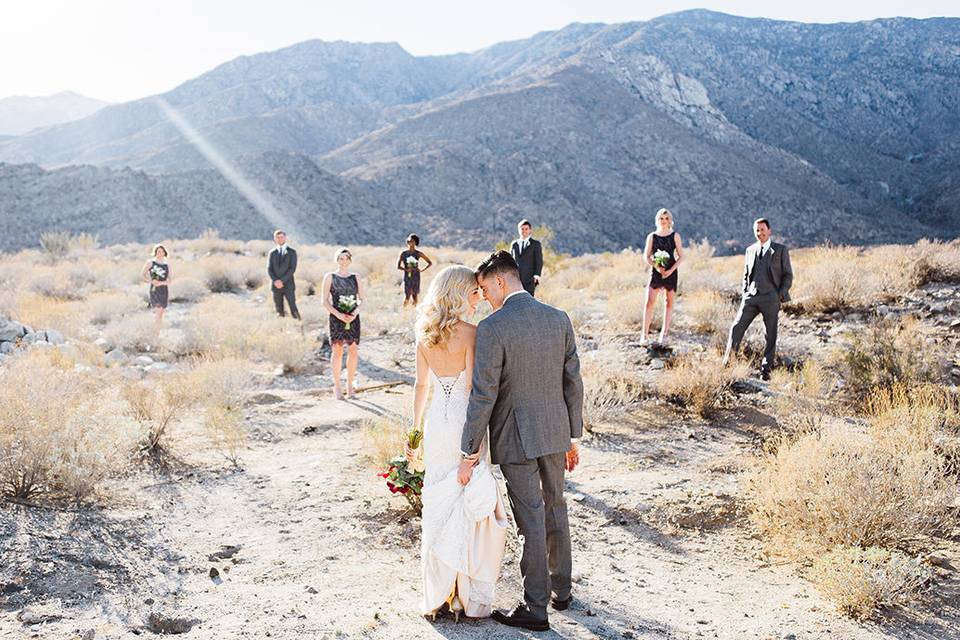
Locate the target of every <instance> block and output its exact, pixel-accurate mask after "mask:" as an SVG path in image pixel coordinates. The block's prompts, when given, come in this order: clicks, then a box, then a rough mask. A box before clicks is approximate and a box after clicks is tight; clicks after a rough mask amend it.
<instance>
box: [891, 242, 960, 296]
mask: <svg viewBox="0 0 960 640" xmlns="http://www.w3.org/2000/svg"><path fill="white" fill-rule="evenodd" d="M905 253H906V255H905V256H904V261H905V262H906V264H908V265H909V267H910V268H909V270H908V273H909V277H910V285H911V286H912V287H914V288H919V287H922V286H924V285H926V284H930V283H932V282H960V241H957V240H952V241H950V242H946V243H945V242H940V241H931V240H921V241H919V242H918V243H917V244H916V245H914V246H913V247H912V248H910V249H909V250H908V251H906V252H905Z"/></svg>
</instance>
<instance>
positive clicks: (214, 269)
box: [202, 258, 246, 293]
mask: <svg viewBox="0 0 960 640" xmlns="http://www.w3.org/2000/svg"><path fill="white" fill-rule="evenodd" d="M202 264H203V267H204V282H205V283H206V285H207V289H209V290H210V293H232V292H234V291H239V290H240V289H243V288H245V286H246V278H245V273H244V270H243V268H242V266H241V265H239V264H237V262H236V260H233V259H231V258H206V259H204V260H203V261H202Z"/></svg>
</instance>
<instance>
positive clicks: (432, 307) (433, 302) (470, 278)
mask: <svg viewBox="0 0 960 640" xmlns="http://www.w3.org/2000/svg"><path fill="white" fill-rule="evenodd" d="M476 288H477V277H476V276H475V275H474V274H473V270H472V269H470V268H468V267H464V266H462V265H455V266H452V267H446V268H445V269H443V270H442V271H441V272H440V273H438V274H437V276H436V277H435V278H434V279H433V281H432V282H431V283H430V289H429V290H428V291H427V296H426V298H425V299H424V300H423V302H421V303H420V305H418V306H417V340H419V341H420V342H421V343H423V344H424V345H425V346H427V347H438V346H440V345H442V344H445V343H446V342H447V341H448V340H449V339H450V335H451V334H452V333H453V328H454V327H455V326H457V323H458V322H460V320H462V319H463V318H464V316H466V315H467V314H468V313H469V312H470V302H469V299H468V298H469V296H470V292H471V291H473V290H474V289H476Z"/></svg>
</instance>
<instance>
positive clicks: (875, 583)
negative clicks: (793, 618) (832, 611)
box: [807, 547, 932, 620]
mask: <svg viewBox="0 0 960 640" xmlns="http://www.w3.org/2000/svg"><path fill="white" fill-rule="evenodd" d="M807 575H808V577H809V578H810V580H811V581H812V582H813V583H814V584H815V585H816V586H817V588H818V589H819V590H820V591H821V592H823V594H824V595H826V596H827V597H828V598H830V599H832V600H833V601H834V602H836V604H837V608H838V609H839V610H840V611H841V612H843V613H845V614H847V615H849V616H851V617H853V618H857V619H859V620H863V619H866V618H869V617H871V616H872V615H873V614H874V612H875V611H876V610H877V609H879V608H881V607H890V606H898V605H904V604H909V603H910V602H912V601H914V600H916V599H917V597H918V595H919V594H920V593H921V592H922V591H923V590H924V588H925V587H926V585H927V584H928V583H929V582H930V580H931V578H932V572H931V570H930V568H929V567H928V566H926V565H925V564H923V563H922V562H921V561H920V560H917V559H916V558H911V557H910V556H908V555H906V554H904V553H901V552H899V551H890V550H888V549H882V548H879V547H868V548H866V549H862V548H860V547H842V548H839V549H835V550H831V551H828V552H826V553H825V554H823V555H821V556H819V557H818V558H817V559H816V560H815V561H814V563H813V566H812V568H811V569H810V571H809V572H808V574H807Z"/></svg>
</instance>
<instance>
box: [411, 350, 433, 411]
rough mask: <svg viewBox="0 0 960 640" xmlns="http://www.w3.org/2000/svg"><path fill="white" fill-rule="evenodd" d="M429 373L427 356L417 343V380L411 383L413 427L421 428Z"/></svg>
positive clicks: (425, 405)
mask: <svg viewBox="0 0 960 640" xmlns="http://www.w3.org/2000/svg"><path fill="white" fill-rule="evenodd" d="M429 373H430V365H429V364H427V357H426V356H425V355H424V354H423V349H422V348H421V347H420V343H419V342H418V343H417V381H416V382H415V383H414V385H413V428H414V429H421V428H422V424H423V413H424V411H425V409H426V407H427V392H428V388H427V374H429Z"/></svg>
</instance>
